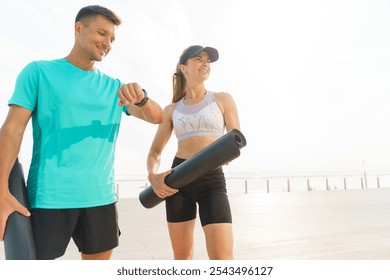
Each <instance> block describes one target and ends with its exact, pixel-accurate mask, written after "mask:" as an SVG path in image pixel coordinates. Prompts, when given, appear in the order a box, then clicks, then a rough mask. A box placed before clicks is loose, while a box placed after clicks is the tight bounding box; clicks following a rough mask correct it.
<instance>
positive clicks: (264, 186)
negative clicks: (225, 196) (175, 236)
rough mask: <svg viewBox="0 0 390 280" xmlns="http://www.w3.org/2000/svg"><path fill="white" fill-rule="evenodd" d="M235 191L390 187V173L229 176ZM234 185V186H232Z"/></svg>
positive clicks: (228, 180)
mask: <svg viewBox="0 0 390 280" xmlns="http://www.w3.org/2000/svg"><path fill="white" fill-rule="evenodd" d="M226 179H227V185H228V189H229V188H232V189H233V190H232V191H234V192H240V190H243V191H244V193H248V192H258V191H260V192H261V191H262V192H267V193H269V192H272V191H287V192H291V191H302V190H306V191H314V190H327V191H329V190H348V189H372V188H378V189H379V188H390V173H386V174H364V175H358V174H351V175H310V176H302V175H297V176H295V175H292V176H260V175H259V176H227V177H226ZM231 186H233V187H231Z"/></svg>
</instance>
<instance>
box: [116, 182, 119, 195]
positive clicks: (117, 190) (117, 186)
mask: <svg viewBox="0 0 390 280" xmlns="http://www.w3.org/2000/svg"><path fill="white" fill-rule="evenodd" d="M116 196H117V198H119V183H116Z"/></svg>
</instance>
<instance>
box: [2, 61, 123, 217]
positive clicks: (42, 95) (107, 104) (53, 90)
mask: <svg viewBox="0 0 390 280" xmlns="http://www.w3.org/2000/svg"><path fill="white" fill-rule="evenodd" d="M120 86H121V82H120V81H119V80H117V79H113V78H111V77H109V76H107V75H105V74H103V73H101V72H100V71H99V70H97V69H95V70H93V71H85V70H82V69H80V68H78V67H76V66H74V65H73V64H71V63H69V62H68V61H67V60H66V59H58V60H53V61H35V62H31V63H30V64H28V65H27V66H26V67H25V68H24V69H23V70H22V72H21V73H20V74H19V76H18V78H17V81H16V86H15V91H14V93H13V95H12V97H11V99H10V100H9V102H8V104H9V105H12V104H14V105H18V106H21V107H24V108H27V109H29V110H31V111H32V127H33V139H34V147H33V155H32V160H31V165H30V170H29V174H28V179H27V193H28V197H29V202H30V207H31V208H46V209H66V208H84V207H94V206H101V205H107V204H111V203H114V202H116V201H117V197H116V192H115V182H114V156H115V143H116V140H117V136H118V131H119V125H120V120H121V116H122V113H123V112H124V111H125V110H126V108H123V107H120V106H119V105H118V102H119V98H118V94H117V91H118V89H119V88H120Z"/></svg>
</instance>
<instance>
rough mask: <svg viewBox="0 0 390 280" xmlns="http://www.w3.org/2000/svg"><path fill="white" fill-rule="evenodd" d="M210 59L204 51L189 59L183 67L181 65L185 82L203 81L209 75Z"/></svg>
mask: <svg viewBox="0 0 390 280" xmlns="http://www.w3.org/2000/svg"><path fill="white" fill-rule="evenodd" d="M210 63H211V62H210V58H209V55H208V54H207V53H206V52H205V51H201V52H200V53H198V54H197V55H195V56H193V57H191V58H189V59H188V60H187V63H186V64H185V65H182V66H183V67H182V69H181V71H182V72H183V73H184V75H185V77H186V79H187V81H188V80H192V81H194V80H196V81H205V80H207V79H208V78H209V75H210Z"/></svg>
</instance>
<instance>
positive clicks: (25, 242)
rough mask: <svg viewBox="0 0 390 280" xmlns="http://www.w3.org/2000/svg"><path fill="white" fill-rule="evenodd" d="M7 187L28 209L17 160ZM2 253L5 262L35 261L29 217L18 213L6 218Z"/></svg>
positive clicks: (21, 171) (20, 166)
mask: <svg viewBox="0 0 390 280" xmlns="http://www.w3.org/2000/svg"><path fill="white" fill-rule="evenodd" d="M8 185H9V189H10V192H11V194H12V195H13V196H15V197H16V199H17V200H18V201H19V202H20V203H21V204H22V205H23V206H24V207H27V208H28V199H27V192H26V182H25V180H24V175H23V169H22V165H21V164H20V163H19V160H18V159H16V162H15V164H14V166H13V168H12V170H11V174H10V176H9V180H8ZM4 252H5V259H6V260H36V254H35V245H34V238H33V232H32V226H31V220H30V217H25V216H23V215H21V214H19V213H18V212H14V213H12V214H11V215H10V216H9V217H8V221H7V225H6V228H5V234H4Z"/></svg>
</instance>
